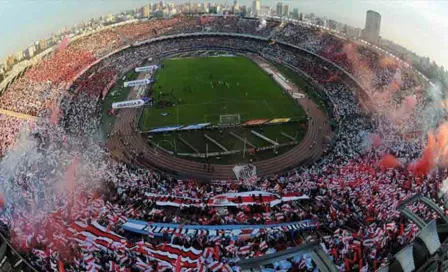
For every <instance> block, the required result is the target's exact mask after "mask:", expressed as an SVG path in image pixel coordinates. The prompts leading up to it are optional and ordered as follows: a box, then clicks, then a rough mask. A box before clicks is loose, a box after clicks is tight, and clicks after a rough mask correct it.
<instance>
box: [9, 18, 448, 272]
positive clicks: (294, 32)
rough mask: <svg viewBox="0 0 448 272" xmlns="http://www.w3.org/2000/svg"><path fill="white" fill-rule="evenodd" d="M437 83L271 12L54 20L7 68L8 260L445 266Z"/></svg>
mask: <svg viewBox="0 0 448 272" xmlns="http://www.w3.org/2000/svg"><path fill="white" fill-rule="evenodd" d="M260 25H262V27H260ZM432 88H433V86H431V84H430V83H429V82H428V81H427V80H426V79H425V78H424V77H422V76H421V75H419V74H418V73H417V72H416V71H415V70H414V69H413V68H412V67H411V66H409V65H406V64H405V63H404V62H403V61H400V60H399V59H398V58H394V57H391V56H390V55H389V54H385V53H384V52H382V51H379V50H376V49H375V48H374V47H370V46H368V45H366V44H364V43H362V42H360V41H355V40H351V39H348V38H345V37H343V36H341V35H336V34H335V33H332V32H331V31H328V30H326V29H324V28H320V27H317V26H314V25H310V24H304V23H301V22H292V21H282V20H280V19H268V20H267V21H260V20H258V19H254V18H246V17H240V16H207V15H197V14H188V15H179V16H175V17H171V18H153V19H150V20H141V21H132V22H128V23H121V24H117V25H111V26H110V27H106V28H104V29H100V30H98V31H93V32H92V33H89V34H88V35H83V36H79V37H75V38H71V39H70V40H68V39H64V40H63V41H62V42H61V43H60V44H58V45H56V46H54V47H53V48H50V49H49V50H47V51H45V52H43V53H41V54H39V55H38V56H36V57H35V58H33V59H31V60H30V61H28V62H27V63H26V65H22V66H21V67H19V68H17V69H16V70H14V71H13V72H11V73H10V74H9V76H8V77H6V78H5V80H3V81H2V82H1V83H0V94H1V96H0V125H1V129H2V133H1V136H0V143H1V145H0V155H1V156H2V159H1V167H0V176H1V180H2V199H1V200H2V201H1V206H2V213H1V215H0V219H1V220H0V222H1V223H0V226H1V235H2V244H1V245H0V256H1V258H2V259H1V262H0V267H1V270H2V271H176V272H177V271H226V272H230V271H444V270H445V269H447V259H448V258H447V254H446V251H447V247H446V243H447V238H448V235H447V233H448V228H447V226H448V225H447V224H448V217H447V216H446V212H445V197H446V195H445V192H446V178H447V176H448V172H447V169H446V159H447V157H446V152H445V148H444V146H445V144H446V140H447V139H448V138H447V137H448V134H446V132H447V131H448V129H447V128H448V124H447V123H445V111H444V109H443V107H442V105H441V104H440V100H441V99H436V98H435V96H434V93H436V92H433V91H432V90H433V89H432ZM428 116H430V119H428ZM428 120H430V122H429V121H428ZM422 128H425V129H422Z"/></svg>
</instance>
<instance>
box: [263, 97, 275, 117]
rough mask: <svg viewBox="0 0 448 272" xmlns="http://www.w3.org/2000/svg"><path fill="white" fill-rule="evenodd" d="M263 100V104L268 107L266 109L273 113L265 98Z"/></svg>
mask: <svg viewBox="0 0 448 272" xmlns="http://www.w3.org/2000/svg"><path fill="white" fill-rule="evenodd" d="M263 102H264V104H265V105H266V107H267V108H268V110H269V111H270V112H271V113H272V114H274V111H272V109H271V107H269V103H268V102H266V100H263Z"/></svg>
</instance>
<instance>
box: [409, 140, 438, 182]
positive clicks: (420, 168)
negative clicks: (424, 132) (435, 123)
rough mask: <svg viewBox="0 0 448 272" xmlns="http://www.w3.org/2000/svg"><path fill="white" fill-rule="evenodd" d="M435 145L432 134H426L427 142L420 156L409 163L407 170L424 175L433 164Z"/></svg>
mask: <svg viewBox="0 0 448 272" xmlns="http://www.w3.org/2000/svg"><path fill="white" fill-rule="evenodd" d="M435 147H436V139H435V137H434V135H433V134H431V133H429V134H428V143H427V145H426V147H425V150H424V151H423V155H422V157H421V158H420V159H419V160H418V161H416V162H413V163H411V164H409V167H408V169H409V171H411V172H413V173H415V174H416V175H425V174H427V173H428V172H429V171H431V169H433V168H434V166H435V154H434V153H435Z"/></svg>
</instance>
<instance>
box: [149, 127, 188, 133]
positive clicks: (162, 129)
mask: <svg viewBox="0 0 448 272" xmlns="http://www.w3.org/2000/svg"><path fill="white" fill-rule="evenodd" d="M181 127H183V126H170V127H161V128H155V129H152V130H150V131H149V132H168V131H174V130H178V129H180V128H181Z"/></svg>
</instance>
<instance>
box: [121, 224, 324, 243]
mask: <svg viewBox="0 0 448 272" xmlns="http://www.w3.org/2000/svg"><path fill="white" fill-rule="evenodd" d="M318 225H319V222H318V221H315V220H303V221H298V222H289V223H281V224H271V225H182V224H169V223H148V222H145V221H141V220H134V219H128V221H127V222H126V223H124V224H123V225H121V228H122V229H124V230H127V231H131V232H134V233H138V234H143V235H148V234H150V233H151V235H154V236H163V234H164V233H166V234H168V235H173V234H175V233H179V234H181V235H182V234H183V235H189V236H193V237H194V236H207V237H216V236H220V235H223V236H224V237H230V238H232V239H244V238H249V237H256V236H257V235H259V233H261V232H263V231H264V232H271V231H281V232H287V231H293V230H296V231H303V230H310V229H315V228H317V226H318Z"/></svg>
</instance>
